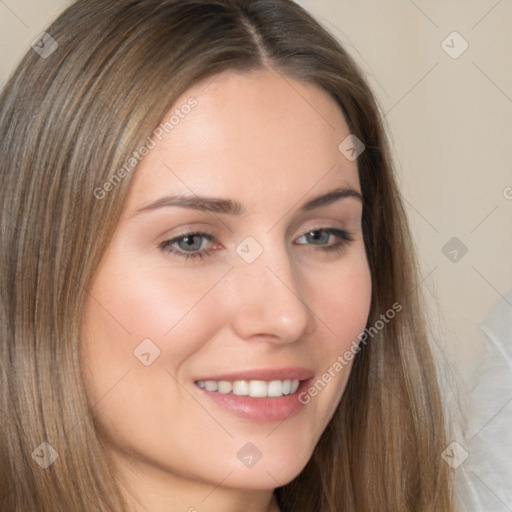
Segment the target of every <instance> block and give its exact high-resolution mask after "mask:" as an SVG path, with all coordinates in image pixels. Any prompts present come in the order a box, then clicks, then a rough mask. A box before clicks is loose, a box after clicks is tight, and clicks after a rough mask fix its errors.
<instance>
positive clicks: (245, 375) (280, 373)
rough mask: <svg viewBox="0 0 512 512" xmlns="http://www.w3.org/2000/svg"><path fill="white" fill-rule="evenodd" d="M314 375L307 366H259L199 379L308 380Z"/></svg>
mask: <svg viewBox="0 0 512 512" xmlns="http://www.w3.org/2000/svg"><path fill="white" fill-rule="evenodd" d="M311 377H313V372H312V371H311V370H308V369H307V368H258V369H256V368H255V369H253V370H243V371H239V372H235V373H223V374H215V375H210V376H208V377H201V378H199V379H196V381H197V380H203V381H204V380H215V381H220V380H227V381H231V382H232V381H235V380H264V381H272V380H286V379H290V380H307V379H310V378H311Z"/></svg>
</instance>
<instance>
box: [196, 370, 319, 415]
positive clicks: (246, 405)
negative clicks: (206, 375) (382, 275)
mask: <svg viewBox="0 0 512 512" xmlns="http://www.w3.org/2000/svg"><path fill="white" fill-rule="evenodd" d="M311 380H312V379H308V380H305V381H302V382H300V384H299V387H298V388H297V391H295V393H293V394H291V395H283V396H280V397H275V398H269V397H261V398H260V397H258V398H256V397H252V396H239V395H234V394H233V393H225V394H223V393H219V392H217V391H208V390H207V389H205V388H200V387H199V386H198V385H197V384H194V386H195V387H196V388H197V389H198V391H200V392H202V393H204V394H205V396H207V397H208V398H209V399H210V400H212V401H213V402H215V403H216V404H217V405H220V406H221V407H223V408H224V409H226V410H228V411H229V412H231V413H233V414H235V415H236V416H240V417H242V418H247V419H250V420H252V421H261V422H271V421H283V420H285V419H286V418H289V417H290V416H293V415H295V414H297V413H298V412H299V411H300V410H301V409H302V407H303V406H304V404H302V403H301V402H300V401H299V393H301V392H302V391H303V390H305V389H307V388H308V387H309V383H310V382H311Z"/></svg>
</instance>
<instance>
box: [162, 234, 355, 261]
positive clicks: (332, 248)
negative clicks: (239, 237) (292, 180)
mask: <svg viewBox="0 0 512 512" xmlns="http://www.w3.org/2000/svg"><path fill="white" fill-rule="evenodd" d="M322 231H324V232H326V233H329V234H331V235H334V236H335V237H337V238H338V239H339V240H340V241H339V242H337V243H335V244H333V245H327V246H325V247H313V249H314V250H317V251H324V252H329V253H330V252H332V253H336V252H340V251H341V250H342V249H343V248H344V247H345V246H346V245H348V244H349V243H350V242H353V241H354V237H353V236H352V233H349V232H348V231H346V230H344V229H338V228H317V229H309V230H308V231H306V232H305V233H303V234H302V235H301V236H300V237H299V238H302V237H303V236H305V235H309V234H310V233H317V232H322ZM195 236H200V237H203V238H205V239H206V240H208V241H209V242H212V241H213V239H214V237H213V235H211V234H210V233H205V232H201V231H194V232H190V233H183V234H182V235H180V236H177V237H175V238H172V239H170V240H164V241H163V242H161V243H160V244H159V245H158V247H159V248H160V249H161V250H162V251H164V252H166V253H170V254H173V255H176V256H178V257H180V258H184V259H185V260H187V259H189V258H192V259H196V258H199V259H203V258H204V257H205V256H211V254H212V252H213V249H207V250H203V251H201V252H199V251H197V252H187V251H180V250H176V249H173V248H171V246H172V244H175V243H177V242H179V241H181V240H182V239H184V238H190V237H195ZM300 245H311V244H300Z"/></svg>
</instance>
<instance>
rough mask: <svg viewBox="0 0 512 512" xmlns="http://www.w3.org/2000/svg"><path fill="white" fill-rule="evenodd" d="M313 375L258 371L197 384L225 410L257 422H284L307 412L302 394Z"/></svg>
mask: <svg viewBox="0 0 512 512" xmlns="http://www.w3.org/2000/svg"><path fill="white" fill-rule="evenodd" d="M312 380H313V373H312V372H311V371H309V370H305V369H297V368H295V369H285V370H255V371H250V372H243V373H236V374H230V375H227V374H226V375H218V376H211V377H208V378H201V379H197V380H195V381H194V385H195V387H196V388H197V389H198V391H199V392H200V393H201V394H202V395H203V396H206V397H207V398H208V399H209V400H211V401H213V402H214V403H215V404H216V405H218V406H220V407H221V408H223V409H224V410H227V411H229V412H230V413H232V414H235V415H237V416H240V417H243V418H246V419H250V420H253V421H260V422H270V421H282V420H284V419H286V418H288V417H290V416H292V415H294V414H297V413H298V412H299V411H300V410H302V409H303V407H304V403H302V402H301V401H300V400H299V394H300V392H301V391H303V390H304V389H307V388H308V387H309V385H310V383H311V382H312Z"/></svg>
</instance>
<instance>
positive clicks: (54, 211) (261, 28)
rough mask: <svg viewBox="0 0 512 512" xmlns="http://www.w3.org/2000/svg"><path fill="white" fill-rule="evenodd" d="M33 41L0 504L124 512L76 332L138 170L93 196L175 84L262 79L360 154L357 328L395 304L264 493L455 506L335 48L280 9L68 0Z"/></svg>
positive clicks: (425, 349) (4, 106)
mask: <svg viewBox="0 0 512 512" xmlns="http://www.w3.org/2000/svg"><path fill="white" fill-rule="evenodd" d="M47 33H48V34H49V36H51V38H53V39H49V36H44V39H43V40H42V43H41V45H40V47H39V49H40V50H41V49H42V48H45V50H44V51H45V52H46V53H44V52H43V53H42V52H41V51H39V52H38V51H36V50H30V51H29V52H28V53H27V54H26V56H25V57H24V59H23V60H22V62H21V63H20V65H19V67H18V69H17V70H16V71H15V73H14V74H13V76H12V77H11V78H10V80H9V82H8V83H7V85H6V87H5V89H4V90H3V93H2V95H1V97H0V155H1V157H0V201H1V206H2V214H1V221H0V227H1V230H0V241H1V253H0V260H1V274H0V294H1V301H0V308H1V309H0V315H1V317H0V329H1V341H0V343H1V344H0V365H1V366H0V367H1V388H0V393H1V402H0V403H1V416H0V428H1V432H2V436H1V438H0V508H1V510H2V511H3V512H13V511H18V512H21V511H23V512H27V511H29V510H34V511H35V510H37V511H39V512H60V511H62V512H64V511H65V512H69V511H70V510H73V511H78V510H102V511H104V512H105V511H109V512H120V511H122V510H128V509H127V506H126V504H125V503H124V501H123V498H122V494H121V492H120V491H119V489H118V484H117V482H116V481H115V479H114V477H113V476H112V475H113V467H112V465H111V463H110V462H109V460H108V459H107V457H106V456H105V450H104V447H103V446H102V444H101V442H100V440H99V437H98V436H97V433H96V428H95V424H94V421H93V417H92V414H91V408H92V407H94V404H88V402H87V399H86V395H85V390H84V386H83V383H82V379H81V373H80V361H79V357H78V337H79V330H80V319H81V313H82V305H83V303H84V299H85V297H86V294H87V287H88V284H89V282H90V280H91V277H92V275H93V274H94V272H95V269H96V267H97V265H98V263H99V261H100V259H101V257H102V255H103V253H104V251H105V248H106V246H107V244H108V242H109V240H110V237H111V236H112V233H113V230H114V229H115V227H116V223H117V220H118V217H119V214H120V211H121V208H122V206H123V201H124V198H125V195H126V192H127V189H128V186H129V183H130V178H131V176H132V175H133V172H134V171H131V172H130V171H126V167H125V172H124V173H122V174H123V179H122V180H118V181H117V182H116V183H115V186H112V187H108V188H109V191H108V193H105V194H103V193H101V194H100V193H98V188H101V187H102V186H103V185H104V184H105V183H106V182H108V181H111V180H112V179H113V176H115V175H116V176H118V177H119V175H120V173H119V170H120V169H121V168H123V166H125V165H126V162H127V161H128V160H129V158H130V155H132V154H133V152H134V151H136V150H137V148H140V147H142V146H143V145H144V144H146V143H147V141H148V137H150V136H151V135H152V133H153V131H154V130H155V127H157V126H158V125H159V123H160V122H161V120H162V118H163V116H164V114H165V113H166V112H167V111H169V109H170V108H171V107H172V106H173V104H174V102H175V100H176V99H177V98H178V97H179V96H180V95H181V94H182V93H184V92H185V91H186V90H187V88H189V87H190V86H191V85H193V84H195V83H197V82H198V81H200V80H202V79H206V78H208V77H210V76H213V75H214V74H215V73H218V72H221V71H223V70H226V69H233V70H242V71H243V70H254V69H261V68H265V67H266V68H269V69H272V71H274V72H278V73H280V74H281V75H282V76H283V77H291V78H294V79H298V80H305V81H308V82H310V83H313V84H315V85H317V86H319V87H320V88H322V89H323V90H324V91H326V92H327V93H329V94H330V95H331V96H332V97H333V98H334V99H335V100H336V101H337V102H338V104H339V105H340V107H341V109H342V111H343V113H344V115H345V117H346V120H347V123H348V125H349V127H350V130H351V132H352V133H353V134H354V135H356V137H357V138H358V139H360V140H361V141H363V143H364V144H365V147H366V148H365V151H364V152H363V153H362V154H361V155H360V156H359V158H358V170H359V178H360V183H361V188H362V193H363V197H364V208H363V234H364V240H365V245H366V251H367V255H368V261H369V265H370V270H371V276H372V286H373V296H372V304H371V311H370V315H369V318H368V327H371V326H373V325H375V324H376V322H378V321H379V319H380V318H381V315H382V314H383V313H384V312H386V311H387V310H388V309H390V308H391V307H392V305H393V304H395V303H398V304H400V305H401V306H402V309H401V311H400V312H399V313H397V314H396V316H395V318H393V320H392V321H389V322H387V323H386V325H385V326H384V328H382V329H379V330H377V329H374V330H376V331H377V332H375V333H372V337H371V340H369V341H368V342H365V343H364V344H361V350H359V352H358V353H357V355H356V357H355V360H354V366H353V368H352V371H351V374H350V378H349V381H348V384H347V388H346V390H345V392H344V395H343V397H342V400H341V402H340V404H339V407H338V408H337V410H336V412H335V414H334V416H333V418H332V420H331V421H330V423H329V425H328V426H327V428H326V430H325V432H324V433H323V435H322V437H321V439H320V441H319V442H318V444H317V446H316V448H315V450H314V453H313V455H312V457H311V459H310V461H309V462H308V464H307V465H306V467H305V468H304V469H303V471H302V472H301V473H300V474H299V475H298V476H297V477H296V478H295V479H294V480H293V481H291V482H289V483H287V484H286V485H284V486H283V487H280V488H278V489H276V491H275V493H276V497H277V499H278V502H279V504H280V507H281V510H282V511H283V512H288V511H290V512H291V511H294V512H320V511H321V512H335V511H336V512H340V511H343V512H363V511H376V510H379V511H393V512H397V511H411V512H412V511H414V512H426V511H443V512H450V511H452V510H453V504H452V500H453V498H452V485H451V477H450V474H449V469H448V467H447V465H446V464H445V463H444V462H443V460H442V459H441V453H442V451H443V450H444V449H445V448H446V444H447V443H446V439H445V437H446V434H445V425H444V419H443V418H444V415H443V409H442V402H441V397H440V391H439V385H438V382H437V377H436V369H435V365H434V359H433V355H432V353H431V352H432V351H431V348H430V347H429V343H428V339H427V334H426V332H427V329H426V326H425V323H424V320H423V316H422V308H421V307H420V303H421V302H420V301H421V297H420V295H419V288H418V286H419V283H418V280H417V275H418V272H417V263H416V257H415V253H414V250H413V246H412V241H411V236H410V233H409V228H408V224H407V218H406V215H405V211H404V207H403V203H402V200H401V198H400V195H399V192H398V190H397V186H396V183H395V178H394V174H393V168H392V162H391V159H390V153H389V149H388V144H387V142H386V138H385V133H384V129H383V126H382V122H381V116H380V111H379V108H378V106H377V104H376V101H375V99H374V97H373V95H372V92H371V91H370V90H369V88H368V86H367V83H366V82H365V80H364V78H363V74H362V72H361V71H360V70H359V69H358V67H357V65H356V64H355V63H354V61H353V60H352V59H351V58H350V56H349V55H348V54H347V52H346V51H345V50H344V48H343V47H342V46H341V45H340V43H338V42H337V41H336V40H335V39H334V38H333V37H332V36H331V35H329V33H327V32H326V31H325V29H324V28H322V27H321V26H320V25H319V24H318V23H317V22H316V21H315V20H314V19H313V18H312V17H311V16H310V15H309V14H308V13H307V12H305V11H304V10H303V9H302V8H301V7H300V6H298V5H297V4H295V3H294V2H292V1H291V0H236V1H230V0H117V1H115V2H111V1H108V0H78V1H77V2H76V3H74V4H73V5H71V6H70V7H69V8H68V9H67V10H66V11H65V12H64V13H63V14H62V15H61V16H60V17H59V18H58V19H57V20H56V21H55V22H54V23H53V24H52V25H51V26H50V27H49V28H48V29H47ZM53 40H54V41H55V42H53ZM340 142H341V141H340ZM125 174H126V176H124V175H125ZM95 191H96V193H95ZM381 323H382V322H381ZM43 442H45V443H48V445H42V443H43ZM49 446H51V448H52V449H54V450H55V452H56V453H57V454H58V458H57V459H56V460H55V462H53V464H51V465H50V466H49V467H47V468H46V469H44V468H42V467H41V465H40V464H37V463H36V459H37V457H38V456H39V457H42V456H43V455H44V454H46V456H48V457H51V455H52V454H53V455H54V456H55V453H54V452H52V451H51V449H50V448H49Z"/></svg>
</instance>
